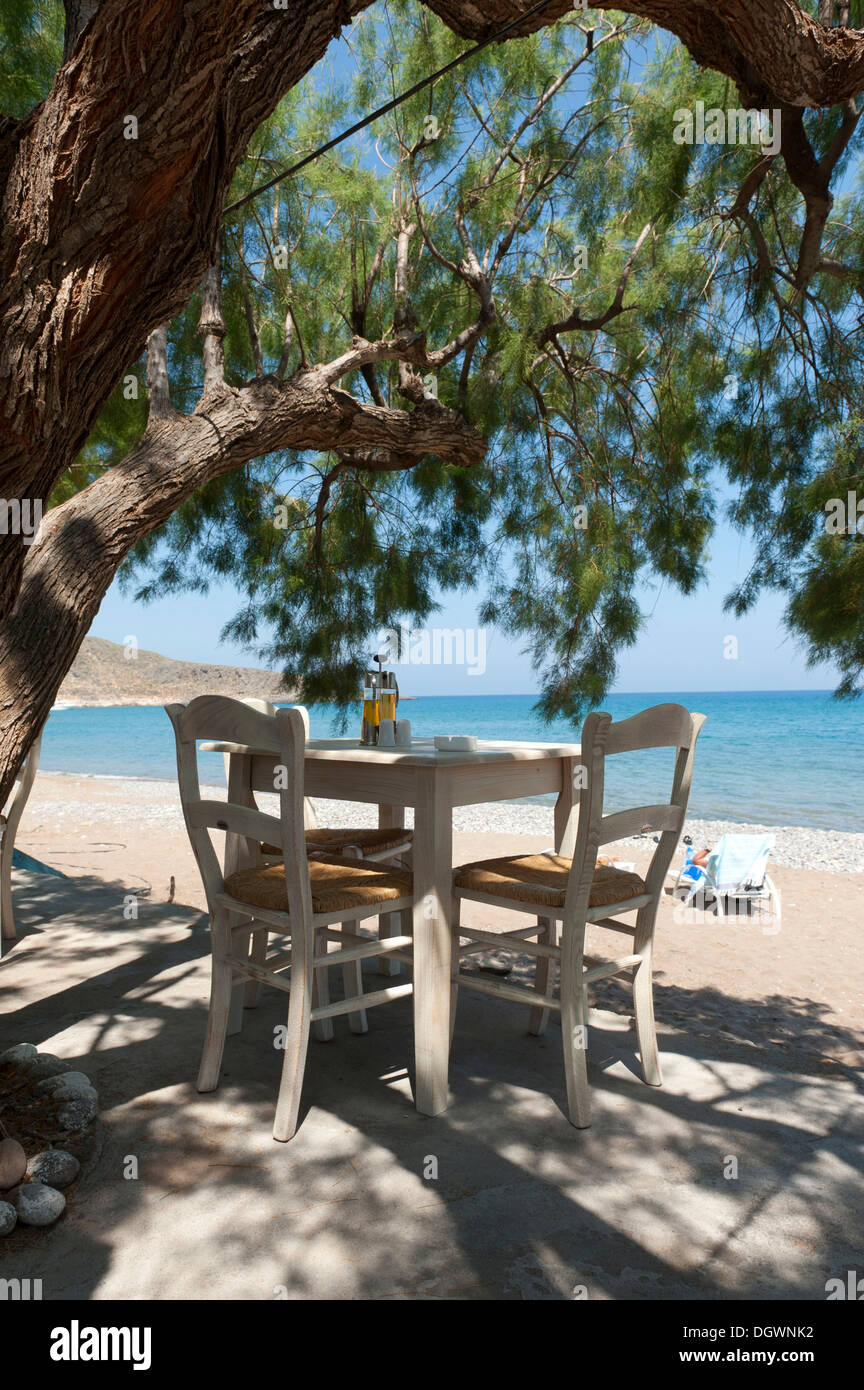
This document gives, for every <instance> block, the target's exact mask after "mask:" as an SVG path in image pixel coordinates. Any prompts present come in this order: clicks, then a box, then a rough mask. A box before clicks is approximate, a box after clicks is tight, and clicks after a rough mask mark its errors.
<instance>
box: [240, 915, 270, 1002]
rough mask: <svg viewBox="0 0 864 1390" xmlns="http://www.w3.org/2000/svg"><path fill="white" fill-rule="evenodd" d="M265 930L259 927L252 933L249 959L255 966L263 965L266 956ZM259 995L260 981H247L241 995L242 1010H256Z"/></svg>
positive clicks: (266, 934)
mask: <svg viewBox="0 0 864 1390" xmlns="http://www.w3.org/2000/svg"><path fill="white" fill-rule="evenodd" d="M267 936H268V933H267V928H266V927H261V928H258V929H256V930H255V931H254V932H253V933H252V946H251V949H250V951H249V958H250V960H252V961H253V962H254V964H255V965H263V964H264V961H265V959H266V956H267ZM260 993H261V982H260V980H247V981H246V989H245V991H244V994H243V1007H244V1009H257V1007H258V996H259V995H260Z"/></svg>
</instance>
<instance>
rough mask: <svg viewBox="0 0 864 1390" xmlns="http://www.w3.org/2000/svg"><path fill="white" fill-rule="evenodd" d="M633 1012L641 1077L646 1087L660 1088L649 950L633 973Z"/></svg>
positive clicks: (660, 1073) (660, 1079) (660, 1078)
mask: <svg viewBox="0 0 864 1390" xmlns="http://www.w3.org/2000/svg"><path fill="white" fill-rule="evenodd" d="M633 1011H634V1013H635V1015H636V1036H637V1038H638V1039H639V1056H640V1057H641V1058H642V1075H643V1076H644V1078H645V1082H646V1085H648V1086H662V1085H663V1075H662V1072H661V1070H660V1057H659V1054H658V1052H657V1030H656V1028H655V1026H654V983H653V979H652V970H651V953H650V950H649V951H648V952H647V953H646V954H644V955H643V957H642V960H641V961H640V963H639V964H638V965H637V966H636V967H635V969H634V971H633Z"/></svg>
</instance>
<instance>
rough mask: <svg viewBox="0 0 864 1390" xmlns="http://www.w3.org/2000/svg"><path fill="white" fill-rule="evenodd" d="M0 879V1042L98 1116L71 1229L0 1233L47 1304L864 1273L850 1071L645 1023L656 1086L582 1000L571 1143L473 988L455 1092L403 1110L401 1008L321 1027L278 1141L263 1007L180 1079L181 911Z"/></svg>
mask: <svg viewBox="0 0 864 1390" xmlns="http://www.w3.org/2000/svg"><path fill="white" fill-rule="evenodd" d="M16 883H17V884H18V885H20V887H21V888H23V889H24V890H25V891H23V892H19V893H18V896H17V900H16V901H17V903H18V904H20V906H19V907H18V922H19V928H20V929H21V931H22V940H21V941H20V942H19V943H18V944H17V945H16V946H15V948H14V950H12V951H11V952H8V953H7V955H6V956H5V957H4V958H3V960H2V963H0V1050H2V1049H3V1048H4V1047H8V1046H11V1045H12V1044H14V1043H18V1042H32V1043H35V1044H37V1045H38V1046H39V1047H40V1048H44V1049H46V1050H50V1051H55V1052H57V1053H59V1054H60V1055H61V1056H62V1057H64V1058H65V1059H67V1060H68V1061H70V1062H71V1063H73V1065H75V1066H76V1067H80V1068H81V1069H82V1070H84V1071H85V1072H87V1073H88V1074H89V1075H90V1076H91V1078H92V1079H93V1081H94V1083H95V1084H96V1085H97V1086H98V1088H99V1091H100V1098H101V1105H102V1116H101V1122H100V1125H99V1128H98V1131H97V1140H96V1145H95V1149H94V1153H93V1156H92V1158H91V1160H90V1163H89V1165H88V1166H87V1169H86V1171H85V1175H84V1177H83V1178H82V1180H81V1181H80V1182H79V1183H78V1185H77V1187H76V1188H75V1189H74V1190H73V1192H72V1193H71V1196H70V1203H69V1208H68V1210H67V1212H66V1215H65V1216H64V1217H63V1219H62V1220H61V1221H60V1223H59V1224H58V1225H57V1226H55V1227H53V1228H51V1229H50V1230H48V1231H42V1232H38V1231H25V1230H22V1229H21V1228H19V1229H18V1230H17V1231H16V1232H15V1233H14V1234H13V1235H12V1236H10V1237H8V1238H7V1239H6V1240H5V1241H4V1242H3V1243H2V1245H0V1275H2V1276H5V1277H14V1276H18V1277H21V1278H28V1277H29V1278H31V1279H41V1280H42V1281H43V1298H45V1299H109V1298H117V1299H208V1300H209V1299H225V1298H228V1299H268V1300H269V1299H274V1298H278V1297H288V1298H324V1299H386V1298H396V1299H406V1298H411V1299H416V1298H419V1299H430V1298H446V1299H467V1300H475V1299H551V1300H561V1299H571V1298H574V1297H583V1296H587V1297H588V1298H592V1299H664V1300H665V1299H669V1300H675V1299H687V1298H696V1299H722V1298H730V1299H745V1300H746V1299H755V1298H765V1299H816V1300H820V1301H821V1300H824V1298H825V1282H826V1280H827V1279H829V1278H833V1277H837V1276H840V1277H845V1273H846V1271H847V1270H849V1269H860V1268H861V1267H862V1231H864V1184H862V1181H861V1172H862V1166H864V1106H862V1102H861V1093H860V1076H858V1075H857V1074H856V1073H855V1072H853V1071H851V1070H849V1069H844V1068H842V1067H841V1066H836V1065H835V1066H833V1067H832V1068H827V1069H826V1068H822V1069H821V1070H820V1069H818V1068H815V1069H814V1071H815V1072H818V1074H808V1075H804V1074H801V1073H800V1072H799V1071H798V1070H796V1068H795V1067H794V1066H790V1065H789V1063H788V1059H787V1060H786V1061H785V1062H784V1060H783V1057H782V1050H780V1055H779V1056H778V1053H777V1052H775V1053H772V1054H770V1055H771V1066H770V1067H769V1065H768V1064H767V1062H766V1053H765V1051H764V1049H762V1048H760V1047H756V1046H753V1045H752V1043H751V1044H749V1045H748V1044H747V1042H746V1041H742V1040H740V1039H739V1040H736V1039H735V1038H734V1037H731V1036H730V1035H726V1034H724V1033H722V1031H721V1030H720V1029H719V1028H718V1029H716V1030H715V1031H714V1032H711V1030H709V1031H708V1032H707V1033H700V1034H699V1035H698V1036H695V1037H694V1036H693V1035H692V1034H689V1033H688V1032H686V1031H678V1030H676V1029H674V1028H673V1027H671V1026H669V1025H668V1024H667V1023H666V1022H665V1021H664V1020H663V1017H662V1012H660V1039H661V1052H662V1057H663V1067H664V1075H665V1085H664V1086H663V1088H662V1089H659V1090H658V1089H651V1088H648V1087H646V1086H645V1085H644V1084H643V1083H642V1081H641V1079H640V1071H639V1062H638V1057H637V1055H636V1052H635V1035H634V1034H633V1032H632V1031H631V1030H630V1028H629V1024H628V1020H627V1019H626V1018H625V1017H623V1016H622V1015H620V1014H617V1013H613V1012H610V1011H597V1012H594V1013H592V1018H591V1022H592V1025H593V1026H592V1028H591V1030H590V1051H589V1058H590V1072H591V1081H592V1086H593V1101H594V1123H593V1126H592V1128H591V1129H590V1130H587V1131H577V1130H575V1129H573V1128H572V1127H571V1126H570V1125H569V1124H568V1123H567V1120H566V1118H565V1114H564V1110H563V1106H564V1079H563V1070H562V1066H561V1060H560V1030H559V1028H558V1026H557V1024H556V1023H554V1022H553V1024H552V1025H550V1028H549V1030H548V1033H547V1035H546V1037H545V1038H543V1039H535V1038H530V1037H528V1036H527V1034H526V1018H525V1011H524V1010H523V1009H520V1008H519V1007H518V1006H508V1005H506V1004H504V1003H501V1002H499V1001H498V1000H491V999H489V998H487V997H483V996H478V995H466V996H465V997H464V998H463V999H462V1002H461V1004H460V1013H459V1026H458V1029H457V1034H456V1042H455V1045H454V1051H453V1058H452V1066H451V1087H452V1103H451V1106H450V1108H449V1110H448V1111H447V1112H446V1113H445V1114H443V1115H441V1116H439V1117H437V1118H435V1119H429V1118H426V1117H423V1116H420V1115H418V1114H417V1113H416V1112H415V1110H414V1109H413V1104H412V1099H411V1084H410V1066H411V1049H412V1035H411V1008H410V1000H409V1001H405V1000H400V1001H398V1002H397V1003H395V1004H393V1005H390V1006H388V1007H387V1008H385V1009H378V1010H375V1011H373V1012H372V1013H371V1014H370V1031H369V1033H368V1034H367V1035H365V1036H355V1035H352V1034H350V1033H349V1032H348V1028H347V1021H346V1020H345V1019H341V1020H337V1025H336V1028H337V1031H336V1037H335V1040H334V1041H333V1042H331V1043H328V1044H320V1043H313V1044H312V1045H311V1048H310V1059H309V1065H308V1068H307V1074H306V1085H305V1090H304V1102H305V1110H304V1114H303V1118H302V1120H301V1127H300V1130H299V1132H298V1134H297V1136H296V1138H295V1139H294V1140H293V1141H292V1142H291V1143H290V1144H276V1143H274V1142H273V1140H272V1139H271V1137H270V1129H271V1125H272V1118H273V1106H274V1101H275V1095H276V1088H277V1082H278V1073H279V1066H280V1057H281V1054H280V1053H278V1052H277V1051H276V1050H275V1049H274V1047H273V1046H272V1039H273V1030H274V1028H275V1027H277V1026H278V1024H279V1023H281V1022H282V1021H283V1020H284V1015H285V1001H284V999H282V998H281V997H278V996H276V994H275V992H274V991H264V992H263V993H262V1000H261V1004H260V1006H259V1008H258V1009H257V1010H253V1011H247V1012H246V1016H245V1025H244V1030H243V1033H242V1034H241V1035H239V1036H237V1037H234V1038H232V1039H230V1040H229V1044H228V1049H227V1054H226V1066H225V1072H224V1075H223V1082H222V1086H221V1089H220V1090H219V1091H218V1092H216V1093H214V1094H212V1095H208V1096H199V1095H198V1094H197V1093H196V1091H195V1089H194V1077H195V1071H196V1067H197V1060H198V1052H199V1047H200V1043H201V1039H202V1035H203V1029H204V1021H205V1010H206V997H207V988H208V955H207V952H208V939H207V933H206V930H204V926H205V923H204V918H203V917H202V916H201V914H200V913H198V912H197V911H195V910H194V909H189V908H183V907H176V906H171V907H169V906H166V905H164V904H160V903H153V904H149V903H147V902H146V901H144V902H142V903H141V906H140V912H139V918H138V920H137V921H131V922H127V921H124V920H123V916H122V901H123V900H122V890H118V889H115V888H114V887H113V886H112V885H107V884H105V883H103V882H101V881H97V880H95V879H93V880H86V879H77V880H74V881H73V880H59V879H48V878H44V877H41V876H33V875H24V874H21V875H19V876H17V878H16ZM336 973H338V972H336ZM375 978H376V977H374V976H373V977H371V979H370V985H371V984H372V981H373V980H374V979H375ZM714 1002H715V1003H716V999H715V1000H714ZM133 1159H134V1160H136V1163H132V1162H131V1161H130V1160H133ZM431 1160H436V1161H437V1177H431V1176H429V1174H430V1173H431V1172H432V1171H434V1169H435V1166H436V1164H435V1163H433V1162H431ZM732 1160H736V1161H737V1177H733V1176H726V1174H729V1173H731V1172H732V1171H733V1170H734V1166H735V1165H734V1164H733V1162H732ZM136 1166H137V1177H134V1176H127V1175H128V1174H130V1173H131V1172H133V1171H134V1170H135V1168H136Z"/></svg>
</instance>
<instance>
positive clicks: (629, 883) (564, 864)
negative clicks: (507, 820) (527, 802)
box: [454, 854, 645, 908]
mask: <svg viewBox="0 0 864 1390" xmlns="http://www.w3.org/2000/svg"><path fill="white" fill-rule="evenodd" d="M570 864H571V861H570V860H569V859H565V858H564V856H563V855H560V854H525V855H522V856H518V857H513V858H508V857H504V858H502V859H478V860H477V861H476V863H474V864H462V865H461V866H460V867H459V868H458V869H457V870H456V875H455V878H454V883H455V885H456V887H457V888H462V889H465V890H467V891H468V892H469V893H489V894H491V895H492V896H493V897H496V898H513V899H515V901H516V902H523V903H536V904H537V905H538V906H541V907H556V908H563V907H564V899H565V898H566V896H567V876H568V874H569V873H570ZM644 892H645V883H644V881H643V880H642V879H641V878H640V877H639V875H638V874H634V873H631V872H629V870H627V869H616V868H615V866H614V865H613V864H601V865H599V866H598V867H597V868H596V869H595V870H594V878H593V881H592V884H591V893H590V896H589V899H588V906H589V908H591V907H612V906H613V904H615V903H621V902H625V901H626V900H627V899H628V898H636V897H638V896H639V895H640V894H641V893H644Z"/></svg>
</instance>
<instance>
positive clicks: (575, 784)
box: [555, 758, 583, 859]
mask: <svg viewBox="0 0 864 1390" xmlns="http://www.w3.org/2000/svg"><path fill="white" fill-rule="evenodd" d="M560 761H561V790H560V792H559V793H558V800H557V801H556V802H555V849H556V852H557V853H558V854H563V855H565V856H566V857H567V858H568V859H572V858H573V851H574V849H575V848H576V826H577V822H578V811H579V790H580V784H581V776H582V775H583V769H582V768H581V764H580V763H579V760H578V758H561V760H560Z"/></svg>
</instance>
